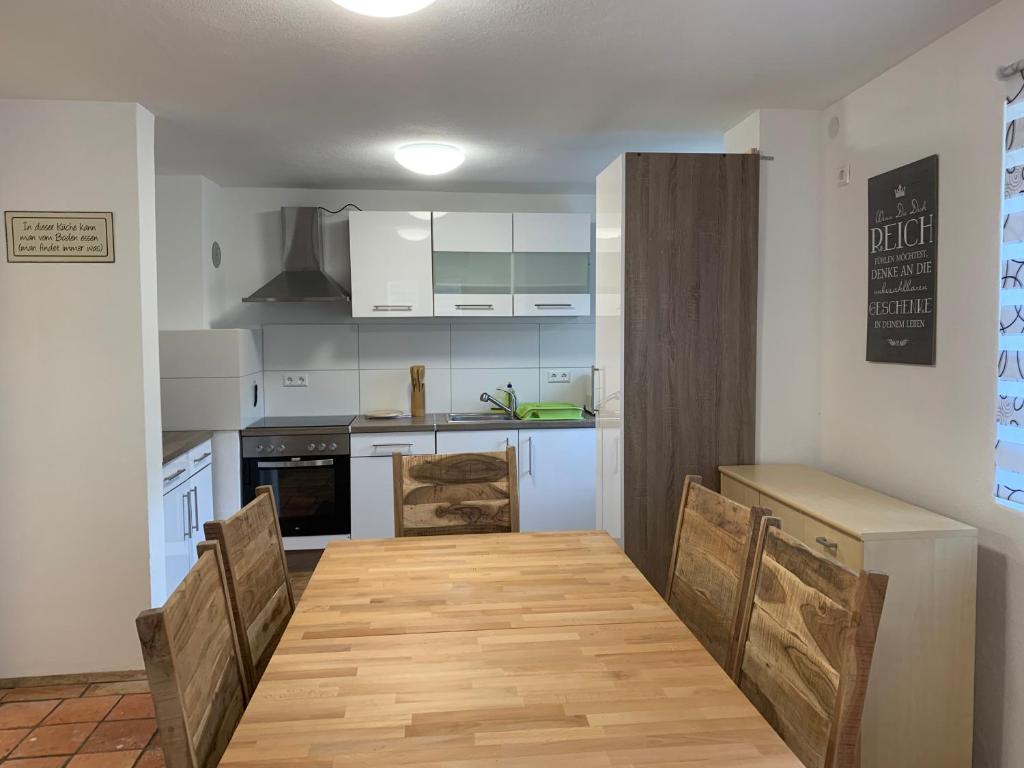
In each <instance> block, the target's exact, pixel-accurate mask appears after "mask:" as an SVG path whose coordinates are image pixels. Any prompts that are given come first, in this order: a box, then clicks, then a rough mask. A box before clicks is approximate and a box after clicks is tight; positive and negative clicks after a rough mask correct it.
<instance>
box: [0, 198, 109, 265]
mask: <svg viewBox="0 0 1024 768" xmlns="http://www.w3.org/2000/svg"><path fill="white" fill-rule="evenodd" d="M4 225H5V229H6V231H7V261H9V262H12V263H17V262H34V263H37V264H45V263H55V262H59V263H69V262H82V263H92V262H101V263H102V262H105V263H112V262H113V261H114V214H113V213H110V212H107V213H81V212H65V211H5V212H4Z"/></svg>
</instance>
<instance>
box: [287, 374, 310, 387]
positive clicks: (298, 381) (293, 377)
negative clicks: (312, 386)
mask: <svg viewBox="0 0 1024 768" xmlns="http://www.w3.org/2000/svg"><path fill="white" fill-rule="evenodd" d="M282 384H283V385H284V386H286V387H308V386H309V374H308V373H286V374H284V380H283V381H282Z"/></svg>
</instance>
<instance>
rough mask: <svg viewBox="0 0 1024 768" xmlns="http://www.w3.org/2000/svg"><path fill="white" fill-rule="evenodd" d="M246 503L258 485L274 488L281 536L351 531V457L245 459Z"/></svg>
mask: <svg viewBox="0 0 1024 768" xmlns="http://www.w3.org/2000/svg"><path fill="white" fill-rule="evenodd" d="M244 463H245V475H246V478H245V496H246V503H248V502H249V501H251V500H252V499H253V498H254V497H255V495H256V488H257V486H260V485H269V486H270V487H271V488H273V489H274V499H275V501H276V502H277V515H278V518H279V519H280V521H281V535H282V536H331V535H341V534H348V533H351V530H352V528H351V520H352V516H351V510H350V495H349V494H350V491H349V457H348V456H322V457H316V458H314V457H308V456H295V457H277V456H275V457H274V458H272V459H271V458H267V459H245V462H244Z"/></svg>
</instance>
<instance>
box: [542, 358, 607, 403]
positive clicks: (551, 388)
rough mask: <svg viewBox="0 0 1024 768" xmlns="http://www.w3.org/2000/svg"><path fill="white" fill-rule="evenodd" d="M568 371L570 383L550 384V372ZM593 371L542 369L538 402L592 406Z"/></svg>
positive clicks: (586, 369)
mask: <svg viewBox="0 0 1024 768" xmlns="http://www.w3.org/2000/svg"><path fill="white" fill-rule="evenodd" d="M554 370H557V371H568V372H569V383H568V384H563V383H561V382H559V383H557V384H550V383H548V371H554ZM590 375H591V369H590V367H589V366H588V367H587V368H566V367H558V368H554V367H552V368H541V369H540V392H539V395H540V396H539V397H538V398H537V399H538V401H540V402H542V403H544V402H548V403H572V404H573V405H586V406H588V407H589V406H592V405H593V404H592V403H591V402H590V399H591V394H592V392H591V389H590Z"/></svg>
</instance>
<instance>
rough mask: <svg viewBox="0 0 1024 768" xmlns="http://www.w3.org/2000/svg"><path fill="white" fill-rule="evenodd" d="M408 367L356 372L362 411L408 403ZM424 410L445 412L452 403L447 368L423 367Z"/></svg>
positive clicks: (404, 406) (403, 406)
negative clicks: (425, 393)
mask: <svg viewBox="0 0 1024 768" xmlns="http://www.w3.org/2000/svg"><path fill="white" fill-rule="evenodd" d="M411 388H412V385H411V382H410V378H409V371H408V370H407V369H404V368H403V369H401V370H370V371H367V370H362V371H360V372H359V405H360V410H361V412H362V413H367V412H369V411H376V410H384V409H395V410H399V411H402V412H407V411H408V410H409V407H410V402H409V401H410V397H411ZM426 388H427V413H448V411H450V410H451V404H452V380H451V370H450V369H449V368H427V373H426Z"/></svg>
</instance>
